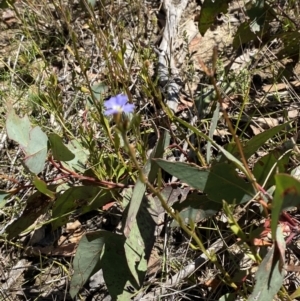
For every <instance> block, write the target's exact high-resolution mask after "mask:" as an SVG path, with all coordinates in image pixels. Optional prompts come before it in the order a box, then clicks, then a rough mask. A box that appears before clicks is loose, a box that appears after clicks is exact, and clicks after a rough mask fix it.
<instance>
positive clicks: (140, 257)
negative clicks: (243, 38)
mask: <svg viewBox="0 0 300 301" xmlns="http://www.w3.org/2000/svg"><path fill="white" fill-rule="evenodd" d="M151 207H153V205H152V204H151V202H150V200H147V198H144V199H143V201H142V203H141V205H140V209H139V211H138V213H137V216H136V222H135V223H133V226H132V228H131V231H130V233H129V236H128V237H127V239H126V242H125V254H126V258H127V263H128V267H129V269H130V271H131V274H132V275H133V277H134V279H135V281H136V282H137V284H138V285H139V286H141V285H142V283H143V280H144V277H145V274H146V272H147V263H148V259H149V257H150V253H151V250H152V247H153V244H154V240H155V235H154V232H155V226H156V223H155V222H154V220H153V218H152V216H151V214H150V212H149V208H151Z"/></svg>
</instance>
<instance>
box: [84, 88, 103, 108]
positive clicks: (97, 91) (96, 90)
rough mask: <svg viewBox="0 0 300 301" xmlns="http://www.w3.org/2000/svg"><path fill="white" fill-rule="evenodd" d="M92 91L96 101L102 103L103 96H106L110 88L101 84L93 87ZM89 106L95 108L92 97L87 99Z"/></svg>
mask: <svg viewBox="0 0 300 301" xmlns="http://www.w3.org/2000/svg"><path fill="white" fill-rule="evenodd" d="M91 90H92V93H93V96H94V98H95V100H98V101H100V100H101V99H102V98H103V95H105V94H106V93H107V92H108V86H107V85H106V84H104V83H103V82H100V83H98V84H95V85H93V86H92V87H91ZM87 106H88V107H91V106H95V104H94V101H93V98H92V97H91V96H88V98H87Z"/></svg>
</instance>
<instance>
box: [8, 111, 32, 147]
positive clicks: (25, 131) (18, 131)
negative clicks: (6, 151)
mask: <svg viewBox="0 0 300 301" xmlns="http://www.w3.org/2000/svg"><path fill="white" fill-rule="evenodd" d="M30 130H31V125H30V121H29V119H28V116H27V115H26V116H24V117H23V118H20V117H19V116H18V115H17V114H16V113H15V111H14V110H13V109H12V108H11V109H9V111H8V114H7V119H6V131H7V135H8V137H9V139H11V140H14V141H16V142H17V143H19V144H20V145H21V147H26V146H27V145H28V143H29V132H30Z"/></svg>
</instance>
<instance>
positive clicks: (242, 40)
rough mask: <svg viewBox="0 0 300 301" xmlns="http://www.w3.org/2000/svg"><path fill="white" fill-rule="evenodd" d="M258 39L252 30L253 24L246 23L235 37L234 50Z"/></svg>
mask: <svg viewBox="0 0 300 301" xmlns="http://www.w3.org/2000/svg"><path fill="white" fill-rule="evenodd" d="M256 39H257V35H256V34H255V33H254V32H253V31H252V30H251V22H250V21H245V22H243V23H242V24H240V25H239V27H238V29H237V31H236V33H235V35H234V38H233V41H232V46H233V48H234V49H238V48H239V47H241V45H243V44H246V43H248V42H250V41H253V40H256Z"/></svg>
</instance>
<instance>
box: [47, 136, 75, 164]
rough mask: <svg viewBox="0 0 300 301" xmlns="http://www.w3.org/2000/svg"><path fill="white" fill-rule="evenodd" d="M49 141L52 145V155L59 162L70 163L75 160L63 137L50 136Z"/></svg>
mask: <svg viewBox="0 0 300 301" xmlns="http://www.w3.org/2000/svg"><path fill="white" fill-rule="evenodd" d="M49 141H50V145H51V150H52V154H53V157H54V159H55V160H57V161H70V160H73V159H74V158H75V155H74V154H73V153H72V152H71V151H70V150H69V149H68V148H67V147H66V146H65V145H64V143H63V142H62V139H61V137H59V136H58V135H57V134H54V133H52V134H50V135H49Z"/></svg>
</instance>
